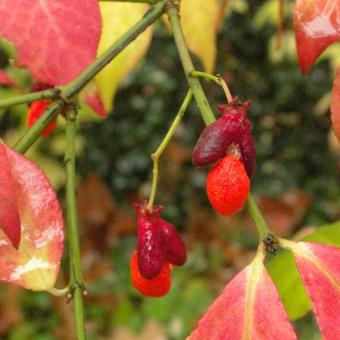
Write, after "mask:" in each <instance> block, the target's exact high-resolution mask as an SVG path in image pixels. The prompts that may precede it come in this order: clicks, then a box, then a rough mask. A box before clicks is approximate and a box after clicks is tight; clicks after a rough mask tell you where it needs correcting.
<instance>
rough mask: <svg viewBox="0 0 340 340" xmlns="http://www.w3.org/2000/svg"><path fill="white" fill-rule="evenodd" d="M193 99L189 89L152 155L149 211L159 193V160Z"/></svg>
mask: <svg viewBox="0 0 340 340" xmlns="http://www.w3.org/2000/svg"><path fill="white" fill-rule="evenodd" d="M191 98H192V90H191V89H189V91H188V92H187V95H186V96H185V98H184V101H183V103H182V105H181V107H180V109H179V110H178V112H177V114H176V117H175V119H174V121H173V122H172V124H171V126H170V128H169V130H168V132H167V134H166V135H165V137H164V139H163V141H162V143H161V144H160V145H159V147H158V148H157V150H156V151H155V152H154V153H153V154H152V155H151V159H152V161H153V169H152V185H151V193H150V198H149V202H148V207H147V208H148V210H151V209H152V207H153V204H154V201H155V196H156V191H157V183H158V160H159V157H160V156H161V155H162V153H163V151H164V150H165V148H166V147H167V145H168V144H169V141H170V140H171V138H172V136H173V134H174V132H175V130H176V128H177V126H178V125H179V123H180V122H181V120H182V118H183V116H184V113H185V111H186V109H187V107H188V105H189V103H190V101H191Z"/></svg>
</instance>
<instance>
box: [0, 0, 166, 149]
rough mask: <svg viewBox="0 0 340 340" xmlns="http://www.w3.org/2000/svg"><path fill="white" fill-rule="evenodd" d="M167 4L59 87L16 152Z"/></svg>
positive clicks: (27, 145) (162, 3)
mask: <svg viewBox="0 0 340 340" xmlns="http://www.w3.org/2000/svg"><path fill="white" fill-rule="evenodd" d="M168 2H169V0H159V1H158V3H157V4H156V5H155V6H154V7H153V8H152V9H151V10H150V11H149V12H147V13H146V14H145V15H144V17H143V18H142V19H140V20H139V21H138V22H137V23H136V24H135V25H133V26H132V27H131V28H130V29H129V30H128V31H127V32H126V33H124V34H123V35H122V36H121V37H120V38H119V39H118V40H117V41H115V42H114V43H113V45H112V46H111V47H109V48H108V49H107V50H106V51H105V52H104V53H103V54H101V55H100V56H99V57H98V58H97V59H96V60H95V61H94V62H93V63H92V64H91V65H90V66H89V67H88V68H87V69H86V70H85V71H84V72H82V73H81V74H80V75H79V76H78V77H77V78H75V79H74V80H73V81H72V82H71V83H69V84H68V85H66V86H63V87H60V89H59V90H60V93H59V95H58V98H60V99H58V100H56V101H55V102H54V103H53V104H52V105H50V106H49V107H48V108H47V109H46V110H45V111H44V113H43V114H42V116H41V117H40V118H39V119H38V120H37V121H36V122H35V123H34V125H33V126H32V127H31V128H30V129H28V130H27V131H26V133H25V134H24V135H23V136H22V137H21V138H20V139H19V141H18V142H17V143H16V144H15V146H14V149H15V150H16V151H18V152H21V153H25V152H26V151H27V150H28V149H29V148H30V147H31V145H32V144H33V143H34V142H35V141H36V140H37V139H38V138H39V137H40V134H41V132H42V131H43V130H44V129H45V128H46V127H47V125H48V124H49V123H50V122H51V121H52V120H53V119H55V118H56V117H57V115H58V113H59V112H60V110H61V108H62V107H63V106H65V104H67V101H69V100H71V99H72V98H73V97H74V96H75V95H77V94H78V93H79V92H80V90H81V89H82V88H83V87H84V86H85V85H86V84H87V83H88V82H89V81H90V80H91V79H92V78H93V77H94V76H95V75H96V74H97V73H98V72H100V71H101V70H102V69H103V68H104V67H105V66H106V65H107V64H108V63H109V62H110V61H111V60H112V59H113V58H115V57H116V56H117V55H118V54H119V53H120V52H121V51H122V50H124V49H125V48H126V47H127V46H128V45H129V44H130V43H131V42H132V41H134V40H135V39H136V38H137V37H138V36H139V35H140V34H141V33H142V32H144V31H145V30H146V29H147V28H148V27H149V26H150V25H151V24H153V23H154V22H155V21H156V20H157V19H158V18H159V17H160V16H161V15H162V14H163V13H164V9H165V5H166V4H167V3H168ZM17 100H18V99H17ZM0 103H1V102H0Z"/></svg>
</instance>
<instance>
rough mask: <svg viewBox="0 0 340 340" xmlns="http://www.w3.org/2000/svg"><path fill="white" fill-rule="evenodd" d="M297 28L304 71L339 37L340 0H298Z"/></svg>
mask: <svg viewBox="0 0 340 340" xmlns="http://www.w3.org/2000/svg"><path fill="white" fill-rule="evenodd" d="M293 19H294V29H295V38H296V45H297V52H298V59H299V64H300V68H301V71H302V73H304V74H305V73H307V72H308V71H309V69H310V68H311V66H312V65H313V63H314V61H315V60H316V59H317V58H318V57H319V55H320V54H321V53H322V52H323V51H324V50H325V49H326V48H327V47H328V46H329V45H331V44H332V43H334V42H335V41H337V40H340V0H297V2H296V6H295V10H294V15H293Z"/></svg>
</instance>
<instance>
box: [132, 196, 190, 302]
mask: <svg viewBox="0 0 340 340" xmlns="http://www.w3.org/2000/svg"><path fill="white" fill-rule="evenodd" d="M135 209H136V211H137V224H138V241H137V252H136V254H137V255H136V258H134V257H132V259H131V277H132V283H133V285H134V286H135V288H136V289H138V290H139V291H140V292H141V293H143V294H145V292H146V291H147V294H145V295H148V296H161V295H159V292H160V289H159V287H158V286H159V284H160V282H164V290H162V292H163V294H162V295H164V294H166V292H167V291H168V290H169V287H170V270H168V269H169V264H171V265H176V266H180V265H183V264H184V263H185V261H186V258H187V256H186V250H185V246H184V243H183V241H182V240H181V238H180V237H179V235H178V233H177V231H176V229H175V227H174V226H173V225H172V224H170V223H169V222H167V221H165V220H163V219H162V218H161V217H160V213H161V211H162V207H161V206H153V207H152V209H150V210H149V209H148V207H147V203H146V202H143V203H141V204H135ZM134 261H136V263H137V269H138V270H137V269H136V267H135V266H134V264H133V262H134ZM167 268H168V269H167ZM141 278H143V279H144V281H142V280H141ZM147 284H149V286H148V287H149V288H148V290H146V289H145V288H142V287H144V285H147ZM154 285H155V286H156V287H158V288H155V291H154V293H153V289H152V287H153V286H154ZM168 286H169V287H168ZM166 287H168V288H167V289H165V288H166Z"/></svg>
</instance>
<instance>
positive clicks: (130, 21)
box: [96, 2, 152, 112]
mask: <svg viewBox="0 0 340 340" xmlns="http://www.w3.org/2000/svg"><path fill="white" fill-rule="evenodd" d="M147 9H148V5H145V4H129V3H116V2H103V3H100V10H101V14H102V18H103V31H102V36H101V40H100V44H99V48H98V56H99V55H101V54H102V53H103V52H104V51H105V50H106V49H107V48H108V47H110V46H111V45H112V44H113V43H114V42H115V41H116V40H117V39H118V38H119V37H120V36H121V35H122V34H124V33H125V32H126V31H127V30H128V29H129V28H130V27H131V26H132V25H134V24H135V23H136V22H137V21H138V20H139V19H140V18H141V17H142V16H143V15H144V13H145V11H146V10H147ZM151 36H152V31H151V28H149V29H147V30H146V31H145V32H144V33H142V34H141V35H140V36H139V37H138V38H137V39H136V40H135V41H133V42H132V43H131V44H130V45H129V46H128V47H127V48H126V49H124V51H122V52H121V53H120V54H119V55H118V56H117V57H116V58H115V59H114V60H113V61H112V62H111V63H110V64H109V65H107V66H106V67H105V68H104V69H103V71H101V72H100V73H99V74H98V75H97V77H96V81H97V84H98V87H99V92H100V95H101V97H102V100H103V103H104V107H105V110H106V111H107V112H109V111H111V110H112V105H113V104H112V103H113V97H114V95H115V93H116V91H117V87H118V86H119V83H120V82H121V81H122V80H123V79H124V78H125V77H126V76H127V75H128V73H129V72H130V71H131V70H132V69H133V68H134V67H135V66H136V64H137V63H138V62H139V61H140V60H141V58H142V57H143V56H144V54H145V53H146V51H147V49H148V47H149V43H150V40H151Z"/></svg>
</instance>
